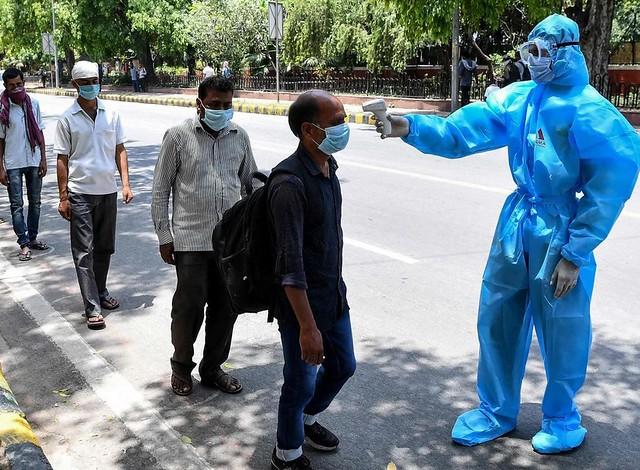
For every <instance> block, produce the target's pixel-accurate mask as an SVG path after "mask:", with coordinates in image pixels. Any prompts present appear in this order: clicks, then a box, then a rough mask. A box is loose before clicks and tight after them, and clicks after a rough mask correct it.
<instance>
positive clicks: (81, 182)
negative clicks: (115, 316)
mask: <svg viewBox="0 0 640 470" xmlns="http://www.w3.org/2000/svg"><path fill="white" fill-rule="evenodd" d="M71 77H72V81H71V84H72V85H73V86H74V87H75V89H76V90H77V91H78V94H79V96H78V99H77V100H76V101H75V102H74V103H73V105H72V106H71V107H70V108H69V109H67V110H66V111H65V112H64V113H63V114H62V116H61V118H60V120H59V121H58V127H57V130H56V140H55V145H54V149H53V151H54V153H56V154H57V155H58V164H57V167H58V189H59V191H60V204H59V206H58V211H59V212H60V215H62V217H64V218H65V219H66V220H69V221H71V253H72V255H73V261H74V263H75V266H76V273H77V275H78V283H79V284H80V292H81V293H82V298H83V300H84V313H85V316H86V320H87V326H88V327H89V328H90V329H100V328H104V327H105V323H104V318H103V317H102V309H106V310H114V309H116V308H118V307H119V306H120V303H119V302H118V301H117V300H116V299H115V298H114V297H112V296H111V294H110V293H109V291H108V290H107V275H108V273H109V264H110V260H111V255H112V254H113V253H114V251H115V238H116V212H117V196H118V186H117V184H116V178H115V172H116V169H117V170H118V172H119V173H120V179H121V180H122V198H123V200H124V202H125V203H126V204H128V203H130V202H131V200H132V199H133V193H132V191H131V188H130V187H129V164H128V161H127V150H126V149H125V147H124V142H125V136H124V130H123V128H122V123H121V122H120V116H119V115H118V113H117V112H116V111H114V110H112V109H110V108H108V107H107V106H106V105H105V103H104V102H103V101H102V100H100V99H98V93H100V84H99V83H98V64H96V63H93V62H87V61H80V62H77V63H76V64H75V66H74V67H73V70H72V72H71Z"/></svg>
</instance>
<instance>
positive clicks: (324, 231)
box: [268, 91, 356, 470]
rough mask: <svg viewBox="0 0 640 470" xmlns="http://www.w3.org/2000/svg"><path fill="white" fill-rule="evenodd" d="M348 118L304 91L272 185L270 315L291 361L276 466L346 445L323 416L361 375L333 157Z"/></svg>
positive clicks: (321, 96) (320, 94)
mask: <svg viewBox="0 0 640 470" xmlns="http://www.w3.org/2000/svg"><path fill="white" fill-rule="evenodd" d="M345 117H346V115H345V111H344V107H343V105H342V103H341V102H340V101H339V100H338V99H337V98H336V97H334V96H332V95H330V94H329V93H327V92H325V91H311V92H306V93H303V94H302V95H300V96H299V97H298V99H297V100H296V101H295V103H293V104H292V105H291V108H290V109H289V127H290V128H291V131H292V132H293V134H294V135H295V136H296V137H297V138H298V139H299V143H298V149H297V150H296V151H295V153H294V154H293V155H291V156H290V157H289V158H287V159H285V160H283V161H282V162H281V163H280V164H279V165H278V166H276V167H275V168H274V169H273V172H272V175H273V179H272V180H271V183H270V186H269V196H268V197H269V204H268V206H269V211H270V214H271V217H272V220H273V233H274V253H276V254H277V255H276V256H277V258H276V263H275V265H276V277H277V280H278V284H279V287H278V288H277V290H276V293H275V295H274V301H273V306H272V307H271V308H270V310H269V313H270V316H274V317H275V318H277V319H278V329H279V331H280V339H281V341H282V352H283V355H284V369H283V374H284V384H283V385H282V392H281V395H280V403H279V406H278V431H277V438H276V447H275V448H274V449H273V454H272V456H271V469H272V470H285V469H287V470H311V464H310V462H309V459H308V458H307V457H306V456H305V455H304V454H303V451H302V445H303V443H304V442H307V443H308V444H309V445H310V446H311V447H313V448H315V449H317V450H320V451H333V450H336V449H337V448H338V445H339V443H340V441H339V440H338V438H337V437H336V436H335V435H334V434H333V433H332V432H331V431H329V430H328V429H327V428H325V427H324V426H322V425H321V424H320V423H319V422H318V420H317V418H318V415H319V414H320V413H322V412H323V411H325V410H326V409H327V408H328V407H329V405H331V402H332V401H333V400H334V398H335V397H336V396H337V395H338V393H339V392H340V390H341V389H342V387H343V386H344V384H345V383H346V382H347V381H348V380H349V378H350V377H351V376H352V375H353V374H354V372H355V369H356V358H355V355H354V351H353V335H352V333H351V319H350V315H349V305H348V303H347V288H346V286H345V283H344V280H343V278H342V247H343V244H344V243H343V238H342V222H341V219H342V194H341V191H340V181H339V179H338V176H337V175H336V171H337V169H338V165H337V163H336V160H335V159H334V157H333V156H332V154H335V153H337V152H340V151H341V150H344V148H345V147H346V146H347V144H348V142H349V126H348V125H347V124H345V122H344V120H345ZM318 366H320V367H318Z"/></svg>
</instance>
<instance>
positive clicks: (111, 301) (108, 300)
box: [100, 295, 120, 310]
mask: <svg viewBox="0 0 640 470" xmlns="http://www.w3.org/2000/svg"><path fill="white" fill-rule="evenodd" d="M100 306H101V307H102V308H104V309H105V310H115V309H117V308H118V307H120V302H118V300H117V299H116V298H115V297H112V296H111V295H107V296H106V297H102V298H101V299H100Z"/></svg>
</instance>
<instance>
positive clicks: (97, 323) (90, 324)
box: [87, 315, 107, 330]
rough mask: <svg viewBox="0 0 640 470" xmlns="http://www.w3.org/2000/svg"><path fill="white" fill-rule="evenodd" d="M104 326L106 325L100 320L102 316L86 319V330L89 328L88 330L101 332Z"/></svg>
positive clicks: (102, 319)
mask: <svg viewBox="0 0 640 470" xmlns="http://www.w3.org/2000/svg"><path fill="white" fill-rule="evenodd" d="M106 326H107V324H106V323H105V322H104V318H102V315H94V316H92V317H87V328H89V329H90V330H101V329H103V328H105V327H106Z"/></svg>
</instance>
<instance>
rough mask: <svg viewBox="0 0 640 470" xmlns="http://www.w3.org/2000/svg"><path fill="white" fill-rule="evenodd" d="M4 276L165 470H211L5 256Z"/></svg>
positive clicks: (14, 294) (28, 310) (17, 297)
mask: <svg viewBox="0 0 640 470" xmlns="http://www.w3.org/2000/svg"><path fill="white" fill-rule="evenodd" d="M0 272H2V276H0V280H2V282H3V283H4V284H5V285H6V286H7V287H8V288H9V290H10V293H11V296H12V297H13V299H14V300H15V301H16V302H17V303H19V304H20V305H21V306H22V307H23V308H24V310H25V312H26V313H27V314H28V315H29V316H30V317H31V318H32V319H33V320H34V321H35V322H36V323H37V324H38V326H39V328H38V330H39V331H41V332H42V333H43V334H45V335H46V336H47V337H49V338H50V339H51V341H53V342H54V343H55V344H56V345H57V346H58V347H59V348H60V350H61V351H62V353H63V354H64V355H65V356H66V357H67V358H68V359H69V361H71V363H72V364H73V365H74V366H75V368H76V369H77V370H78V372H80V374H81V375H82V376H83V377H84V379H85V381H86V382H87V384H89V386H90V387H91V388H92V389H93V391H94V392H95V393H96V395H97V396H98V397H99V398H100V399H101V400H102V401H103V402H104V403H106V405H107V406H108V407H109V408H110V409H111V410H112V412H113V414H114V415H115V416H117V417H118V418H119V419H120V420H121V421H122V422H123V423H124V424H125V426H126V427H127V428H128V429H129V430H130V431H131V432H132V433H133V434H134V435H135V436H137V437H138V439H139V440H140V443H141V444H142V445H143V446H144V448H145V449H146V450H147V452H149V453H150V454H151V455H153V456H154V457H155V459H156V460H157V461H158V464H159V465H160V466H161V467H162V468H165V469H167V470H185V469H189V470H191V469H193V470H211V468H212V467H210V466H209V464H208V463H207V461H206V460H204V459H203V458H202V457H200V456H199V455H198V453H197V452H196V450H195V448H194V447H192V446H190V445H187V444H184V443H183V442H182V441H181V440H180V435H179V434H178V433H177V432H176V431H175V430H174V429H173V428H172V427H171V426H170V425H169V424H168V423H167V422H166V421H165V419H164V418H163V417H162V416H161V415H160V413H159V412H158V411H157V410H156V409H155V408H154V407H153V405H152V404H151V403H150V402H149V401H148V400H146V399H145V398H144V397H143V396H142V394H141V393H140V392H139V391H138V390H137V389H136V388H135V387H134V386H133V385H132V384H131V383H130V382H129V381H127V379H125V378H124V376H123V375H122V374H120V373H119V372H118V371H117V370H116V369H115V367H113V366H112V365H111V364H109V363H108V362H107V361H106V360H105V359H104V358H103V357H102V356H100V354H98V352H97V351H96V350H95V349H94V348H93V347H91V345H89V343H87V342H86V341H85V340H84V338H83V337H82V336H80V335H79V334H78V333H77V332H76V331H75V329H74V328H73V327H72V326H71V325H70V324H69V322H68V321H67V320H66V319H65V318H64V317H63V316H62V315H61V314H60V313H59V312H57V311H56V310H55V309H54V308H53V307H52V306H51V304H50V303H49V302H47V300H45V298H44V297H43V296H42V295H40V293H39V292H38V291H37V290H36V289H35V288H34V287H33V286H32V285H31V284H30V283H29V281H27V279H25V278H24V276H23V275H22V274H21V273H20V270H18V269H16V268H15V267H14V266H13V265H12V264H11V263H10V262H9V261H8V260H7V259H6V258H5V257H4V256H3V255H0Z"/></svg>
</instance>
